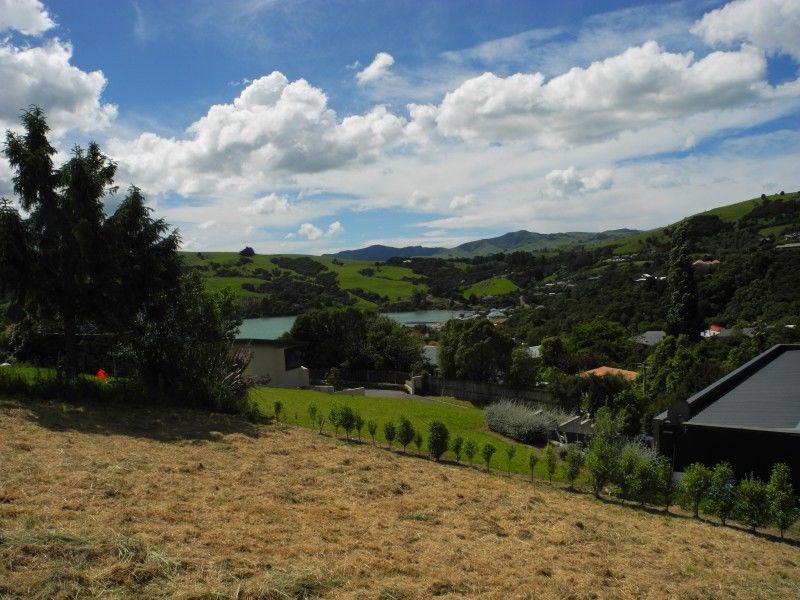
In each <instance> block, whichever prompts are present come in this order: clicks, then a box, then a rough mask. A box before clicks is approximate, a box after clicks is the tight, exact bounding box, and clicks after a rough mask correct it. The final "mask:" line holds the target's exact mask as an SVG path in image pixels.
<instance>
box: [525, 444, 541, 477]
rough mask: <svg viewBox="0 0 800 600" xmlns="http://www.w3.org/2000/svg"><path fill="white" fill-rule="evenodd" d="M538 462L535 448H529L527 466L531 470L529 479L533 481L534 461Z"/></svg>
mask: <svg viewBox="0 0 800 600" xmlns="http://www.w3.org/2000/svg"><path fill="white" fill-rule="evenodd" d="M538 462H539V455H538V454H536V450H531V453H530V456H528V468H529V469H530V470H531V481H533V470H534V469H535V468H536V463H538Z"/></svg>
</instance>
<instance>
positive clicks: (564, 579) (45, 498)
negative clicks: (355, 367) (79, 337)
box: [0, 402, 800, 600]
mask: <svg viewBox="0 0 800 600" xmlns="http://www.w3.org/2000/svg"><path fill="white" fill-rule="evenodd" d="M318 596H323V597H331V598H364V599H381V600H393V599H401V598H403V599H406V598H429V597H441V598H458V597H472V598H681V599H684V598H748V599H749V598H796V597H800V549H799V548H798V547H796V546H793V545H791V544H787V543H780V542H777V541H774V540H772V539H766V538H762V537H756V536H752V535H750V534H748V533H746V532H742V531H739V530H736V529H731V528H723V527H717V526H713V525H710V524H707V523H701V522H695V521H693V520H691V519H686V518H681V517H665V516H662V515H659V514H654V513H648V512H644V511H637V510H632V509H629V508H623V507H620V506H617V505H615V504H613V503H605V502H601V501H596V500H594V499H593V498H591V497H589V496H588V495H583V494H570V493H568V492H566V491H564V490H562V489H553V488H550V487H549V486H548V485H547V484H545V483H542V482H537V483H534V484H531V483H529V482H526V481H524V480H521V479H520V480H517V479H509V478H507V477H502V476H496V475H487V474H485V473H483V472H480V471H479V470H476V469H469V468H466V467H455V466H446V465H436V464H434V463H431V462H428V461H423V460H419V459H416V458H411V457H404V456H402V455H401V454H396V453H390V452H387V451H385V450H376V449H374V448H372V447H371V446H369V445H367V444H364V445H356V444H346V443H344V442H341V441H336V440H333V439H331V438H330V437H323V436H319V435H317V434H315V433H313V432H311V431H308V430H303V429H290V428H280V427H273V426H264V427H253V426H250V425H248V424H246V423H244V422H242V421H238V420H237V419H234V418H228V417H220V416H218V415H205V414H202V413H195V412H189V411H177V410H175V411H169V412H167V413H156V412H154V411H152V410H148V409H136V410H128V411H124V410H122V409H99V408H86V407H84V408H74V407H73V408H68V407H60V406H57V405H53V404H47V403H31V404H27V405H25V406H23V405H20V404H15V403H11V402H6V403H4V404H2V405H0V598H74V597H100V598H116V597H137V598H138V597H147V598H161V597H177V598H209V599H210V598H265V599H271V598H275V599H285V598H305V597H318Z"/></svg>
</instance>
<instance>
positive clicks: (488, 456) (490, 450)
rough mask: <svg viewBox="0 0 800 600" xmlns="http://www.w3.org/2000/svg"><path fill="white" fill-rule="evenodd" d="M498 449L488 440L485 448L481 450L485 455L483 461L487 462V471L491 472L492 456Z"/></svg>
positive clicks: (482, 454)
mask: <svg viewBox="0 0 800 600" xmlns="http://www.w3.org/2000/svg"><path fill="white" fill-rule="evenodd" d="M496 451H497V448H495V447H494V445H492V444H491V443H489V442H487V443H486V444H485V445H484V446H483V450H481V456H482V457H483V462H485V463H486V472H487V473H488V472H489V468H490V466H491V464H492V456H494V453H495V452H496Z"/></svg>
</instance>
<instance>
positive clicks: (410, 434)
mask: <svg viewBox="0 0 800 600" xmlns="http://www.w3.org/2000/svg"><path fill="white" fill-rule="evenodd" d="M413 439H414V426H413V425H412V424H411V421H409V420H408V419H407V418H406V417H400V426H399V427H398V428H397V441H398V442H400V445H401V446H402V447H403V452H405V451H406V446H408V445H409V444H410V443H411V442H412V440H413Z"/></svg>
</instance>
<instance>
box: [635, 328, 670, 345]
mask: <svg viewBox="0 0 800 600" xmlns="http://www.w3.org/2000/svg"><path fill="white" fill-rule="evenodd" d="M665 337H667V332H666V331H661V330H650V331H645V332H644V333H640V334H639V335H635V336H633V337H632V338H631V339H632V340H633V341H634V342H636V343H638V344H645V345H646V346H657V345H658V343H659V342H661V340H663V339H664V338H665Z"/></svg>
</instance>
